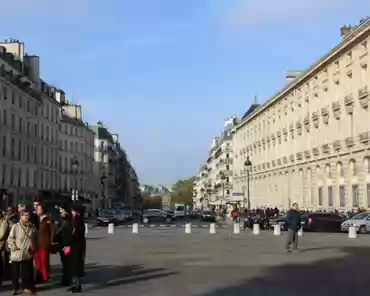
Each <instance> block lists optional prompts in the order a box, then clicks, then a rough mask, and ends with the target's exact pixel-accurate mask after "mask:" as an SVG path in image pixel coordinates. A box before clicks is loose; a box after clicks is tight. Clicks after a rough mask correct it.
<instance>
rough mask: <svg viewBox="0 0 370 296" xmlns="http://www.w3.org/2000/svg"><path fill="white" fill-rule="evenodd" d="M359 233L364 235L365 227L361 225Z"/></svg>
mask: <svg viewBox="0 0 370 296" xmlns="http://www.w3.org/2000/svg"><path fill="white" fill-rule="evenodd" d="M359 232H360V233H361V234H365V233H366V226H364V225H362V226H361V227H360V230H359Z"/></svg>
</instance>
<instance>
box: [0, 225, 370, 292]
mask: <svg viewBox="0 0 370 296" xmlns="http://www.w3.org/2000/svg"><path fill="white" fill-rule="evenodd" d="M88 237H89V238H88V254H87V264H86V276H85V278H84V294H89V295H103V294H105V295H107V294H108V293H113V294H111V295H132V296H135V295H138V296H139V295H140V296H221V295H222V296H239V295H243V296H246V295H251V296H272V295H274V296H276V295H278V296H280V295H282V296H291V295H300V296H302V295H303V296H305V295H307V296H308V295H310V296H312V295H318V296H324V295H325V296H328V295H339V296H340V295H354V294H355V293H358V294H360V293H361V295H362V294H363V291H366V290H368V283H369V282H370V273H369V268H370V235H369V236H368V235H365V236H359V237H358V238H357V239H355V240H350V239H348V238H347V235H346V234H319V233H305V235H304V236H303V237H300V252H299V253H285V252H284V251H283V245H284V240H285V238H286V236H285V235H284V234H283V235H282V236H280V237H277V236H274V235H273V234H272V232H271V231H269V232H262V233H261V235H260V236H253V235H252V234H251V233H250V232H248V231H247V232H245V233H241V234H240V235H233V234H231V229H230V228H219V229H217V233H216V234H213V235H211V234H209V230H208V229H203V228H197V229H193V233H192V234H190V235H186V234H185V233H184V229H183V228H179V227H176V228H160V227H158V228H140V229H139V233H138V234H132V232H131V229H128V228H120V229H116V232H115V234H113V235H108V234H107V229H96V230H94V231H91V232H89V234H88ZM52 261H53V282H52V283H50V284H48V285H44V286H41V287H40V291H39V295H66V294H67V292H66V291H65V288H61V287H59V286H58V285H57V282H58V279H59V277H60V267H59V266H58V258H57V257H56V256H54V257H53V260H52ZM118 293H120V294H118ZM4 294H5V293H4Z"/></svg>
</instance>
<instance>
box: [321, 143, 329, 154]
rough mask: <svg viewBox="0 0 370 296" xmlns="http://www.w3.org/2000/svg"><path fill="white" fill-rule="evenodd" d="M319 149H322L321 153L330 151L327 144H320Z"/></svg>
mask: <svg viewBox="0 0 370 296" xmlns="http://www.w3.org/2000/svg"><path fill="white" fill-rule="evenodd" d="M321 150H322V153H329V152H330V147H329V144H324V145H322V146H321Z"/></svg>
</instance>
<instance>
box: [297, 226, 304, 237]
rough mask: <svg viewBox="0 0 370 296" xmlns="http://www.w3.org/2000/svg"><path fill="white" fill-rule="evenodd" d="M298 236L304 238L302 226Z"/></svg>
mask: <svg viewBox="0 0 370 296" xmlns="http://www.w3.org/2000/svg"><path fill="white" fill-rule="evenodd" d="M298 236H303V227H302V226H301V228H299V230H298Z"/></svg>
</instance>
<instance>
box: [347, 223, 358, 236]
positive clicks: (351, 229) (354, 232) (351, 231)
mask: <svg viewBox="0 0 370 296" xmlns="http://www.w3.org/2000/svg"><path fill="white" fill-rule="evenodd" d="M356 237H357V230H356V226H350V227H349V228H348V238H356Z"/></svg>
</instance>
